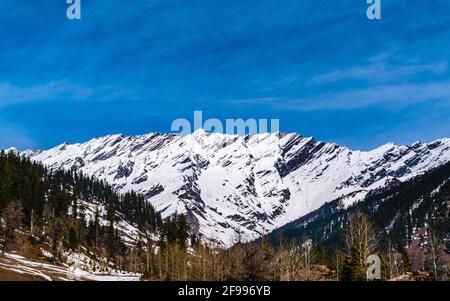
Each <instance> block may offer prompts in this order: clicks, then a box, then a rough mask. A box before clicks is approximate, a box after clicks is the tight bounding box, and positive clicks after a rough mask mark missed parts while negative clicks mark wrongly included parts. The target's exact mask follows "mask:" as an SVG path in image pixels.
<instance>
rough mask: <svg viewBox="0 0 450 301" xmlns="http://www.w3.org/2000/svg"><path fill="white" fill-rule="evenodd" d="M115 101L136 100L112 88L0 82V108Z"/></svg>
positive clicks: (133, 96) (68, 84)
mask: <svg viewBox="0 0 450 301" xmlns="http://www.w3.org/2000/svg"><path fill="white" fill-rule="evenodd" d="M117 99H125V100H137V99H140V98H139V97H138V96H136V95H134V93H133V91H131V90H129V89H128V90H127V89H125V90H122V89H119V88H116V87H114V86H100V87H95V88H92V87H85V86H83V85H81V84H78V83H71V82H68V81H65V80H63V81H53V82H49V83H45V84H35V85H30V86H19V85H12V84H10V83H8V82H0V108H2V107H5V106H8V105H13V104H23V103H30V102H38V101H48V100H61V101H86V100H89V101H110V100H117Z"/></svg>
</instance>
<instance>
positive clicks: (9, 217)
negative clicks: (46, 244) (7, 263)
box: [1, 201, 23, 255]
mask: <svg viewBox="0 0 450 301" xmlns="http://www.w3.org/2000/svg"><path fill="white" fill-rule="evenodd" d="M1 217H2V219H3V221H4V222H3V226H2V227H1V234H2V238H3V248H2V255H5V253H6V251H7V250H8V247H9V245H10V244H11V243H12V242H14V239H15V232H16V231H17V230H18V229H19V227H20V226H21V225H22V218H23V208H22V205H21V204H20V203H18V202H14V201H13V202H10V203H9V205H7V206H6V208H5V209H4V210H3V212H2V214H1Z"/></svg>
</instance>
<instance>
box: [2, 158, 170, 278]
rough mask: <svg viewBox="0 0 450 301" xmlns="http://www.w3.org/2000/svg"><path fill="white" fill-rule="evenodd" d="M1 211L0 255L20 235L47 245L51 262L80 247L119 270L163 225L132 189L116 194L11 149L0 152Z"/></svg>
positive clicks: (73, 172) (31, 241) (79, 176)
mask: <svg viewBox="0 0 450 301" xmlns="http://www.w3.org/2000/svg"><path fill="white" fill-rule="evenodd" d="M0 212H1V217H2V219H1V223H0V225H1V227H0V230H1V238H0V242H1V253H2V254H3V255H4V254H5V253H7V252H8V251H9V250H10V247H11V246H14V245H15V244H16V241H17V237H20V236H22V237H25V240H26V243H30V244H32V245H36V246H37V245H39V246H40V247H41V248H43V249H48V251H49V253H50V254H51V257H52V258H53V260H52V261H54V262H58V261H60V262H64V261H65V260H66V257H67V254H68V253H70V252H79V251H81V250H83V252H84V253H86V254H89V256H90V257H92V260H94V261H97V260H100V259H102V260H107V261H108V264H111V265H113V266H117V267H119V266H120V268H125V267H126V266H127V264H128V263H129V262H128V261H129V260H130V254H132V253H133V252H132V251H133V249H134V248H136V245H138V244H142V243H141V242H140V241H145V240H146V238H148V237H150V236H152V235H153V237H156V233H157V230H158V228H160V227H161V226H162V220H161V216H160V214H159V213H158V212H155V210H154V208H153V207H152V206H151V205H150V204H149V203H148V202H146V201H145V200H144V198H143V197H142V196H140V195H138V194H136V193H134V192H129V193H125V194H120V195H119V194H117V193H115V192H114V191H113V189H112V188H111V187H110V186H109V185H107V184H106V183H104V182H103V181H99V180H96V179H93V178H90V177H86V176H84V175H82V174H81V173H79V172H75V171H72V172H70V171H55V172H49V171H48V170H47V169H46V168H45V167H44V166H42V165H41V164H38V163H34V162H31V161H30V160H28V159H25V158H21V157H18V156H17V155H15V154H14V153H12V152H10V153H5V152H1V153H0ZM21 241H23V240H21ZM138 271H139V270H138Z"/></svg>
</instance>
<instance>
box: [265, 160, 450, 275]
mask: <svg viewBox="0 0 450 301" xmlns="http://www.w3.org/2000/svg"><path fill="white" fill-rule="evenodd" d="M345 197H346V196H344V197H342V198H340V199H337V200H334V201H332V202H330V203H327V204H326V205H324V206H323V207H321V208H320V209H319V210H316V211H314V212H312V213H310V214H308V215H307V216H304V217H303V218H301V219H299V220H297V221H294V222H292V223H290V224H288V225H286V226H284V227H282V228H280V229H277V230H276V231H274V232H273V233H271V234H270V235H269V238H270V240H271V241H272V243H273V244H275V245H276V244H278V243H279V242H280V241H282V240H284V241H296V240H301V241H304V240H305V239H311V240H312V241H313V242H314V245H315V247H319V248H323V249H324V250H325V251H326V253H327V255H328V257H329V258H328V259H329V263H330V262H331V261H333V258H334V260H336V256H339V255H342V256H344V255H345V249H346V248H347V247H348V245H347V243H348V241H347V238H348V231H349V224H351V219H352V217H354V216H357V215H363V216H365V220H364V223H365V222H367V223H369V224H370V228H371V229H372V236H373V241H372V246H371V248H370V249H371V251H372V252H373V253H378V254H381V255H383V256H384V259H386V260H388V259H389V258H390V260H391V261H396V260H395V257H396V256H397V257H398V259H399V260H398V262H403V263H401V264H400V265H402V268H401V269H399V268H398V267H397V271H400V272H402V271H403V272H407V271H412V270H427V269H428V270H430V269H431V270H432V272H434V274H436V273H437V274H439V275H441V276H443V275H448V261H447V260H446V259H448V257H449V256H448V253H449V250H450V248H449V247H450V245H449V238H450V214H449V212H450V210H449V208H450V164H449V163H447V164H444V165H442V166H441V167H438V168H435V169H433V170H431V171H429V172H427V173H425V174H423V175H421V176H418V177H416V178H414V179H412V180H410V181H407V182H404V183H401V182H400V181H398V180H396V179H395V178H392V179H391V180H390V181H389V182H388V184H387V185H386V186H385V187H383V188H380V189H377V190H374V191H372V192H371V193H369V194H368V195H367V197H366V198H365V199H364V200H363V201H360V202H358V203H356V204H354V205H353V206H350V207H348V208H344V205H343V201H344V200H345ZM360 223H361V221H360ZM364 223H363V224H364ZM363 224H362V225H359V226H358V228H360V227H364V225H363ZM339 253H341V254H339ZM437 261H439V263H437ZM391 264H393V263H392V262H391ZM430 266H431V267H432V268H430ZM437 266H439V267H437ZM390 269H392V267H390Z"/></svg>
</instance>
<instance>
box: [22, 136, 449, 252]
mask: <svg viewBox="0 0 450 301" xmlns="http://www.w3.org/2000/svg"><path fill="white" fill-rule="evenodd" d="M20 154H21V155H23V156H26V157H28V158H30V159H32V160H36V161H39V162H42V163H43V164H44V165H46V166H48V167H49V168H50V169H55V170H57V169H75V170H80V171H82V172H83V173H85V174H87V175H90V176H94V177H96V178H99V179H102V180H105V181H106V182H108V183H109V184H111V185H112V186H113V187H114V188H115V189H116V190H117V191H119V192H124V191H130V190H134V191H136V192H138V193H140V194H142V195H144V196H145V197H146V199H147V200H148V201H150V202H151V203H152V205H153V206H155V208H156V209H157V210H158V211H161V212H162V215H163V217H166V216H168V215H171V214H173V213H175V212H179V213H185V214H186V215H187V217H188V220H189V222H190V224H191V227H192V234H196V235H199V236H202V237H206V238H208V239H210V240H215V241H217V242H219V243H220V244H224V245H231V244H232V239H233V237H235V236H236V235H238V233H242V234H243V235H244V236H245V237H246V238H247V239H254V238H257V237H258V236H260V235H263V234H265V233H268V232H270V231H272V230H274V229H276V228H278V227H280V226H283V225H285V224H287V223H289V222H291V221H294V220H296V219H298V218H299V217H301V216H304V215H306V214H308V213H309V212H311V211H313V210H316V209H318V208H320V206H322V205H323V204H325V203H326V202H329V201H331V200H333V199H336V198H338V197H341V196H345V195H352V196H351V197H349V198H348V199H347V200H346V202H345V204H344V205H345V206H348V205H350V204H352V203H354V202H356V201H358V200H361V199H362V198H363V197H364V196H365V195H366V194H367V193H369V191H371V190H373V189H376V188H378V187H382V186H383V185H385V183H386V181H388V180H389V179H390V178H397V179H399V180H400V181H403V180H406V179H409V178H412V177H414V176H416V175H418V174H420V173H423V172H425V171H427V170H429V169H431V168H433V167H436V166H439V165H442V164H444V163H446V162H448V161H450V139H449V138H443V139H439V140H435V141H432V142H430V143H421V142H416V143H414V144H412V145H411V146H404V145H403V146H402V145H400V146H398V145H395V144H393V143H388V144H385V145H382V146H380V147H378V148H376V149H374V150H371V151H358V150H356V151H355V150H351V149H349V148H347V147H345V146H340V145H338V144H336V143H328V142H322V141H316V140H315V139H314V138H313V137H303V136H301V135H299V134H297V133H272V134H269V133H267V134H257V135H247V136H238V135H227V134H210V133H206V132H204V131H203V130H198V131H196V132H194V133H192V134H190V135H186V136H179V135H176V134H161V133H150V134H145V135H139V136H124V135H121V134H116V135H107V136H103V137H97V138H94V139H91V140H90V141H87V142H85V143H76V144H69V143H64V144H61V145H59V146H56V147H55V148H52V149H49V150H46V151H31V150H27V151H23V152H20Z"/></svg>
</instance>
